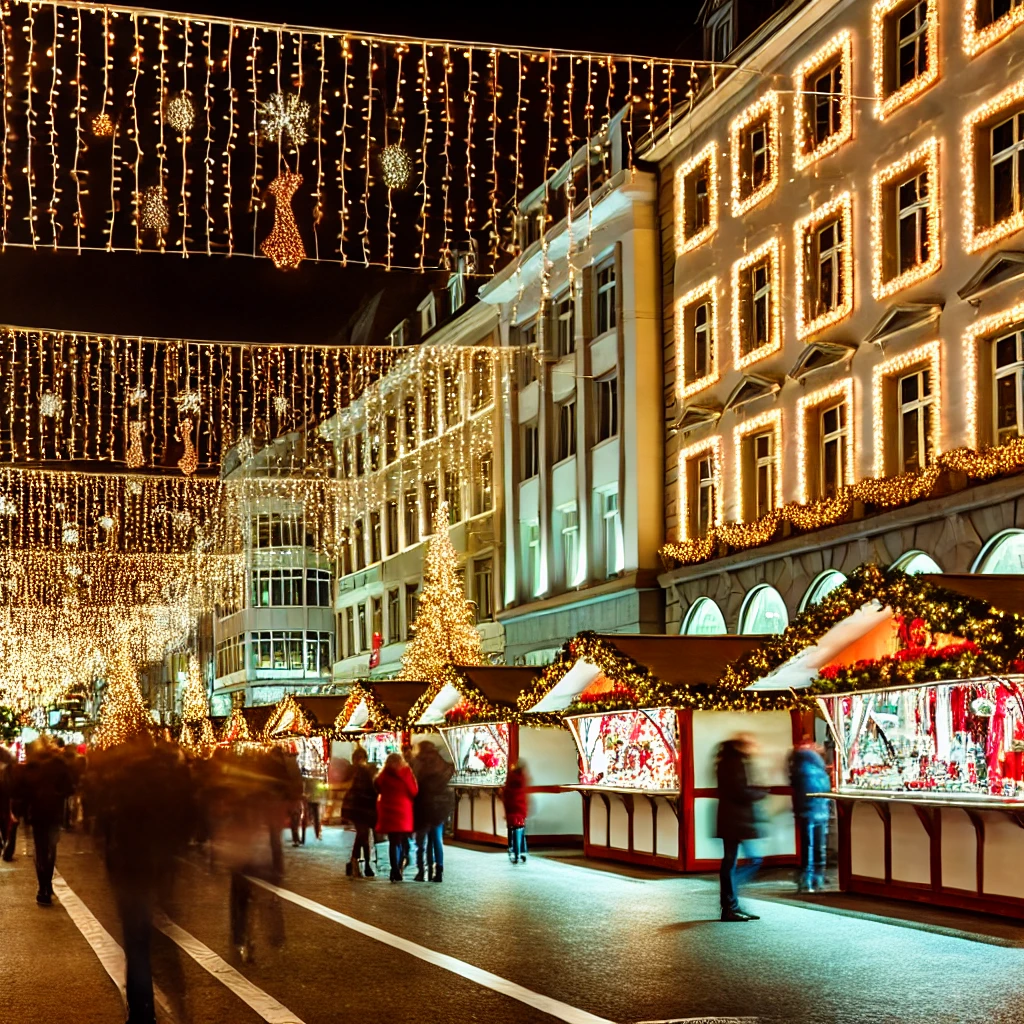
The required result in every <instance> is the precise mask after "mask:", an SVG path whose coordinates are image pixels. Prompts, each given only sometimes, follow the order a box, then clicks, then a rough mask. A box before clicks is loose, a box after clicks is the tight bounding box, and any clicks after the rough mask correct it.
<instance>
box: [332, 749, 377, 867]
mask: <svg viewBox="0 0 1024 1024" xmlns="http://www.w3.org/2000/svg"><path fill="white" fill-rule="evenodd" d="M376 773H377V771H376V766H375V765H372V764H370V762H369V758H367V756H366V751H365V750H363V748H362V747H356V749H355V750H354V751H353V752H352V769H351V772H350V773H349V780H348V781H349V786H348V789H347V790H346V792H345V799H344V800H343V801H342V805H341V817H342V820H344V821H347V822H348V823H349V824H350V825H351V826H352V827H353V828H354V829H355V830H356V839H355V843H354V844H353V845H352V859H351V860H350V861H349V862H348V864H346V865H345V874H346V875H349V876H351V877H353V878H358V877H359V858H360V855H362V858H363V875H364V876H365V877H366V878H373V876H374V870H373V868H372V867H371V866H370V830H371V829H372V828H373V827H374V826H375V825H376V824H377V790H376V789H375V788H374V785H373V779H374V776H375V775H376Z"/></svg>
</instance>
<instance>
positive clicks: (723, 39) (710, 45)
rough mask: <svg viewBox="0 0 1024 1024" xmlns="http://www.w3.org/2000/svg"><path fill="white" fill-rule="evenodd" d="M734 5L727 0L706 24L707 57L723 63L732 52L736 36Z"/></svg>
mask: <svg viewBox="0 0 1024 1024" xmlns="http://www.w3.org/2000/svg"><path fill="white" fill-rule="evenodd" d="M732 9H733V5H732V3H731V2H729V0H726V2H725V3H723V4H722V5H721V6H720V7H719V9H718V10H717V11H715V12H714V13H713V14H712V15H711V16H710V17H709V18H708V20H707V22H706V25H705V36H704V40H705V49H706V52H707V59H708V60H711V61H715V62H718V63H721V62H722V61H724V60H725V59H726V58H727V57H728V56H729V54H730V53H732V49H733V46H734V45H735V44H734V39H735V36H734V34H733V30H732Z"/></svg>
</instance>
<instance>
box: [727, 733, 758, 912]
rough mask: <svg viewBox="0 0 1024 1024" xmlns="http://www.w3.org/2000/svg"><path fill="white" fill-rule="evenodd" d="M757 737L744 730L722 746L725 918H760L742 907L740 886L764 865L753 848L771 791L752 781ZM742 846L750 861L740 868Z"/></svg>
mask: <svg viewBox="0 0 1024 1024" xmlns="http://www.w3.org/2000/svg"><path fill="white" fill-rule="evenodd" d="M755 750H756V748H755V746H754V741H753V737H751V736H750V735H749V734H748V733H741V734H740V735H738V736H735V737H733V738H732V739H731V740H726V741H725V742H724V743H723V744H722V745H721V747H719V749H718V764H717V774H718V828H717V830H716V833H715V834H716V835H717V836H718V837H719V838H720V839H721V840H722V847H723V850H722V866H721V872H720V878H721V903H722V920H723V921H757V920H759V917H758V915H757V914H750V913H747V912H746V911H744V910H741V909H740V904H739V897H738V887H739V886H740V885H742V884H744V883H745V882H747V881H749V880H750V879H751V878H752V877H753V876H754V875H755V874H756V873H757V869H758V868H759V867H760V866H761V857H759V856H758V855H757V853H756V851H755V850H753V849H751V848H750V847H749V845H748V844H749V843H750V841H751V840H753V839H758V838H760V836H761V834H762V830H761V826H760V815H759V814H758V804H759V803H760V801H761V800H763V799H764V798H765V796H767V792H766V791H765V790H764V789H761V788H760V787H758V786H753V785H751V783H750V769H751V757H752V756H753V754H754V752H755ZM740 847H743V848H744V851H743V852H744V853H746V854H747V857H748V862H747V864H746V865H745V866H744V867H743V868H737V866H736V862H737V859H738V858H739V852H740Z"/></svg>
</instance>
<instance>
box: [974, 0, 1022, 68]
mask: <svg viewBox="0 0 1024 1024" xmlns="http://www.w3.org/2000/svg"><path fill="white" fill-rule="evenodd" d="M963 17H964V20H963V44H964V53H966V54H967V56H968V57H977V56H978V54H979V53H981V52H982V51H983V50H987V49H988V48H989V47H990V46H995V44H996V43H998V42H999V41H1000V40H1002V39H1005V38H1006V37H1007V36H1008V35H1009V34H1010V33H1011V32H1012V31H1013V30H1014V29H1015V28H1019V27H1020V26H1021V25H1024V6H1021V5H1019V4H1018V5H1017V6H1016V7H1011V8H1010V10H1009V11H1007V12H1006V14H1004V15H1003V16H1002V17H1001V18H999V19H997V20H996V21H993V22H992V24H991V25H986V26H985V27H984V28H978V0H964V15H963Z"/></svg>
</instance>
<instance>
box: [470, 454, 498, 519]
mask: <svg viewBox="0 0 1024 1024" xmlns="http://www.w3.org/2000/svg"><path fill="white" fill-rule="evenodd" d="M493 507H494V457H493V456H492V455H491V453H490V452H487V453H485V454H484V455H481V456H480V457H479V458H478V459H477V460H476V472H475V473H474V474H473V514H474V515H477V516H479V515H482V514H483V513H484V512H490V511H491V509H492V508H493Z"/></svg>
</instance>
